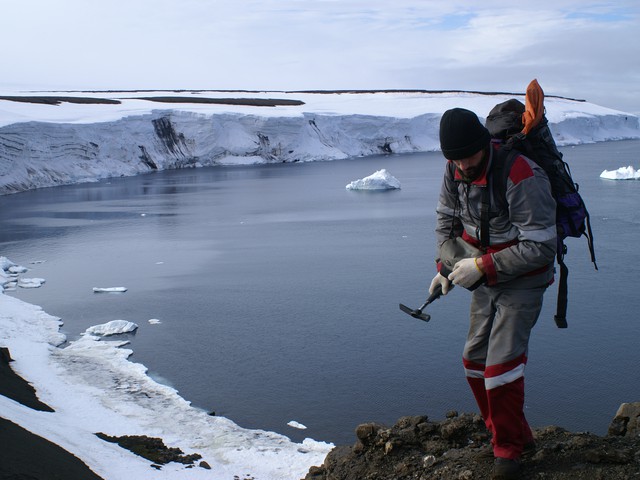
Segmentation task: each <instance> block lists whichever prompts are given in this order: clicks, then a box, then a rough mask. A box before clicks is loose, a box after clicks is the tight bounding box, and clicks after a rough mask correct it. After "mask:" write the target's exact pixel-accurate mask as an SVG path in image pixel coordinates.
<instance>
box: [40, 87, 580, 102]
mask: <svg viewBox="0 0 640 480" xmlns="http://www.w3.org/2000/svg"><path fill="white" fill-rule="evenodd" d="M43 91H44V90H32V91H30V93H39V92H43ZM47 92H50V93H149V92H172V93H206V92H209V93H313V94H319V95H323V94H324V95H331V94H347V93H349V94H368V93H435V94H438V93H471V94H474V95H488V96H491V95H515V96H524V95H525V93H524V92H520V93H516V92H482V91H480V90H423V89H382V90H375V89H373V90H357V89H353V90H349V89H345V90H241V89H238V90H233V89H221V90H212V89H142V90H138V89H136V90H53V91H48V90H47ZM546 96H547V97H549V98H561V99H563V100H571V101H574V102H586V100H584V99H581V98H571V97H563V96H560V95H546Z"/></svg>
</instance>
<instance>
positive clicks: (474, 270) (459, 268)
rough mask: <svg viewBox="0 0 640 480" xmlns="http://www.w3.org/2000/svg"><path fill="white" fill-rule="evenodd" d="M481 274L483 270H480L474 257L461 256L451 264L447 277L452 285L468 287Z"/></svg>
mask: <svg viewBox="0 0 640 480" xmlns="http://www.w3.org/2000/svg"><path fill="white" fill-rule="evenodd" d="M483 275H484V272H483V271H482V270H480V267H479V266H478V264H477V263H476V259H475V258H463V259H462V260H460V261H458V262H457V263H456V264H455V265H454V266H453V270H452V271H451V273H450V274H449V277H448V278H449V280H451V283H453V284H454V285H460V286H461V287H464V288H469V287H472V286H473V285H474V284H475V283H476V282H477V281H478V280H480V279H481V278H482V276H483Z"/></svg>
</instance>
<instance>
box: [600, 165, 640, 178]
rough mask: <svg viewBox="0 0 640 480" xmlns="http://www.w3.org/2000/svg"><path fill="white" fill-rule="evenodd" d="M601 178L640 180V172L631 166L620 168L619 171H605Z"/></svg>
mask: <svg viewBox="0 0 640 480" xmlns="http://www.w3.org/2000/svg"><path fill="white" fill-rule="evenodd" d="M600 178H606V179H607V180H640V170H636V169H635V168H633V167H632V166H631V165H629V166H628V167H620V168H618V169H617V170H605V171H603V172H602V173H601V174H600Z"/></svg>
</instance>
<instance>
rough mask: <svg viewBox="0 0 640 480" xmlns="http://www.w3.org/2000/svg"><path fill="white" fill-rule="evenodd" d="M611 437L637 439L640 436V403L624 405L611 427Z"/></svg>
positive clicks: (619, 409)
mask: <svg viewBox="0 0 640 480" xmlns="http://www.w3.org/2000/svg"><path fill="white" fill-rule="evenodd" d="M608 434H609V435H612V436H622V437H637V436H638V435H640V402H634V403H623V404H622V405H620V408H618V411H617V413H616V416H615V417H614V418H613V420H612V421H611V424H610V425H609V432H608Z"/></svg>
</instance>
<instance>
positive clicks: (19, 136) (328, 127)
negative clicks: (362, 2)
mask: <svg viewBox="0 0 640 480" xmlns="http://www.w3.org/2000/svg"><path fill="white" fill-rule="evenodd" d="M65 95H66V96H64V97H63V96H61V94H60V93H59V92H58V93H56V92H45V93H38V94H37V95H35V94H31V98H30V100H31V101H30V102H25V101H16V98H15V96H13V97H11V96H8V95H5V96H1V95H0V194H7V193H16V192H20V191H24V190H29V189H33V188H39V187H49V186H54V185H62V184H71V183H78V182H87V181H95V180H97V179H101V178H108V177H114V176H129V175H136V174H140V173H145V172H151V171H155V170H165V169H174V168H184V167H197V166H210V165H235V164H253V163H270V162H298V161H315V160H334V159H342V158H347V157H352V156H366V155H373V154H381V153H382V154H384V153H408V152H419V151H433V150H438V149H439V143H438V126H439V121H440V116H441V114H442V113H443V112H444V111H445V110H447V109H448V108H452V107H456V106H459V107H464V108H468V109H470V110H473V111H475V112H476V113H477V114H478V115H479V116H480V117H481V118H484V117H485V116H486V115H487V114H488V112H489V111H490V110H491V108H492V107H493V106H494V105H495V104H497V103H499V102H503V101H505V100H507V99H509V98H514V97H515V98H519V99H520V100H521V101H523V102H524V96H522V95H508V94H478V93H464V92H441V93H428V92H376V93H372V92H366V93H364V92H363V93H353V92H352V93H308V92H307V93H305V92H180V95H179V96H178V95H173V96H172V97H169V98H168V97H166V92H151V93H150V92H144V94H142V93H140V92H102V93H100V92H86V93H73V94H72V96H69V94H65ZM160 95H165V96H164V97H163V98H162V99H161V98H160ZM34 97H35V98H34ZM52 97H57V99H58V100H60V101H59V102H58V104H54V105H52V104H46V103H34V102H41V101H42V100H43V99H47V98H48V99H51V98H52ZM229 98H232V99H233V101H232V102H228V99H229ZM211 99H213V100H216V101H221V102H227V103H215V104H214V103H192V102H207V101H208V100H211ZM274 99H275V100H276V101H274V102H272V103H275V104H277V105H276V106H257V105H252V103H257V102H259V101H263V102H266V103H269V102H271V101H272V100H274ZM76 100H77V101H79V102H80V101H81V102H86V103H77V102H76ZM159 100H163V101H159ZM98 102H100V103H98ZM102 102H108V103H102ZM231 103H235V104H231ZM545 105H546V109H547V118H548V119H549V122H550V126H551V130H552V132H553V134H554V136H555V138H556V141H557V142H558V144H559V145H569V144H580V143H590V142H598V141H606V140H619V139H624V138H640V122H639V119H638V117H636V116H634V115H632V114H628V113H624V112H620V111H616V110H611V109H608V108H604V107H601V106H598V105H594V104H591V103H588V102H583V101H576V100H570V99H564V98H557V97H547V98H546V100H545Z"/></svg>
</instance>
